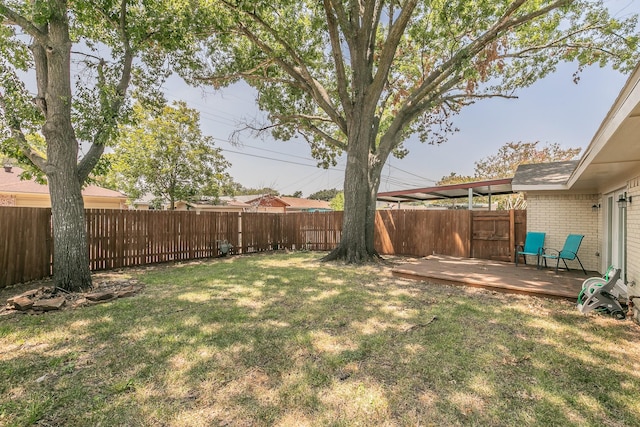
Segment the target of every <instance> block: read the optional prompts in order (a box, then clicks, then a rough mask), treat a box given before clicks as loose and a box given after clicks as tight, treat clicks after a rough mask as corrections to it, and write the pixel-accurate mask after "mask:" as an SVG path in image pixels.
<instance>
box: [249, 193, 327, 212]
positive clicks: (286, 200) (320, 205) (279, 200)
mask: <svg viewBox="0 0 640 427" xmlns="http://www.w3.org/2000/svg"><path fill="white" fill-rule="evenodd" d="M251 197H252V199H250V200H246V203H249V204H250V205H252V206H261V207H282V208H285V209H286V210H288V211H291V210H294V211H295V210H298V211H302V210H305V211H314V210H327V211H328V210H331V206H330V205H329V202H326V201H324V200H312V199H303V198H299V197H287V196H272V195H268V194H267V195H262V196H255V195H254V196H251Z"/></svg>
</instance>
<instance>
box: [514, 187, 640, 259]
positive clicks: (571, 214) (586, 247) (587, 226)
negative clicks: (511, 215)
mask: <svg viewBox="0 0 640 427" xmlns="http://www.w3.org/2000/svg"><path fill="white" fill-rule="evenodd" d="M639 190H640V189H639ZM526 197H527V231H544V232H545V233H546V236H545V241H544V246H545V247H546V248H553V249H557V250H560V249H562V246H563V245H564V241H565V239H566V238H567V235H569V234H584V239H583V240H582V244H581V245H580V249H579V250H578V257H580V261H582V265H584V268H585V269H586V270H591V271H600V269H601V268H600V257H599V256H596V253H600V252H601V250H600V247H601V246H600V245H601V240H602V230H601V229H600V226H601V222H602V218H601V213H600V212H599V211H594V210H593V209H592V206H593V205H594V204H597V203H600V196H599V195H598V194H553V193H531V192H530V193H527V196H526ZM639 201H640V200H639ZM567 264H568V265H569V268H571V269H573V268H577V269H579V268H580V264H578V261H567ZM560 265H562V261H560Z"/></svg>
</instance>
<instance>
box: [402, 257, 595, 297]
mask: <svg viewBox="0 0 640 427" xmlns="http://www.w3.org/2000/svg"><path fill="white" fill-rule="evenodd" d="M570 267H571V266H570ZM392 272H393V274H394V275H397V276H400V277H404V278H408V279H414V280H423V281H427V282H432V283H442V284H453V285H465V286H475V287H482V288H488V289H494V290H497V291H503V292H511V293H520V294H530V295H537V296H544V297H555V298H565V299H571V300H575V299H576V298H577V297H578V294H579V293H580V290H581V289H582V283H583V282H584V280H585V279H587V278H589V277H598V276H600V274H599V273H597V272H587V273H588V274H587V275H586V276H585V274H584V273H583V272H582V270H571V271H566V270H560V271H559V272H558V274H555V271H554V269H553V268H543V269H540V270H538V269H536V267H535V266H531V265H522V264H520V265H519V266H518V267H516V266H515V264H513V263H506V262H500V261H490V260H485V259H474V258H458V257H449V256H443V255H432V256H429V257H426V258H421V259H418V260H415V261H411V262H408V263H405V264H402V265H400V266H398V267H395V268H394V269H392Z"/></svg>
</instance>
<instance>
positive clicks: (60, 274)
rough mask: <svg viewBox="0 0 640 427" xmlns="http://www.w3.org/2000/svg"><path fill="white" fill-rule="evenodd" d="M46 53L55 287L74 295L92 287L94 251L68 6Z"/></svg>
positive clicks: (42, 64)
mask: <svg viewBox="0 0 640 427" xmlns="http://www.w3.org/2000/svg"><path fill="white" fill-rule="evenodd" d="M37 48H39V49H42V51H44V52H46V57H45V56H42V55H40V56H36V57H35V59H36V68H37V69H38V70H39V73H38V88H39V94H40V95H39V96H41V97H43V98H44V108H43V112H44V114H45V123H44V125H43V127H42V134H43V135H44V137H45V140H46V141H47V159H46V161H45V163H44V168H43V169H44V172H45V174H46V175H47V180H48V182H49V194H50V196H51V213H52V222H53V253H54V257H53V258H54V259H53V282H54V284H55V286H58V287H60V288H62V289H65V290H68V291H77V290H82V289H87V288H90V287H91V272H90V270H89V250H88V246H87V233H86V226H85V216H84V202H83V200H82V193H81V182H80V179H79V177H78V141H77V139H76V136H75V132H74V129H73V124H72V122H71V75H70V68H71V67H70V65H71V40H70V38H69V28H68V22H67V17H66V5H65V4H64V2H62V3H59V4H56V8H55V9H54V10H53V11H52V16H51V20H50V22H49V26H48V43H47V45H46V46H42V45H40V46H37Z"/></svg>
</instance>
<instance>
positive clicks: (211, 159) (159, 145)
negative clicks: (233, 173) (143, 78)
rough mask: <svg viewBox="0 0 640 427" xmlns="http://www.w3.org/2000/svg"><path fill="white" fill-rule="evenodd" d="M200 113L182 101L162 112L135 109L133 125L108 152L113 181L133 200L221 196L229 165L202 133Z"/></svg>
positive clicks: (124, 128) (172, 203)
mask: <svg viewBox="0 0 640 427" xmlns="http://www.w3.org/2000/svg"><path fill="white" fill-rule="evenodd" d="M199 119H200V117H199V114H198V112H197V111H195V110H193V109H190V108H188V107H187V106H186V104H185V103H184V102H177V103H174V104H173V106H164V107H163V108H162V109H161V110H160V111H158V112H154V111H150V110H145V109H144V108H142V106H140V105H137V106H135V108H134V123H133V124H131V125H127V126H125V127H123V128H122V129H121V138H120V140H119V143H118V145H117V146H116V148H115V153H114V154H113V155H112V156H110V160H111V162H112V172H111V179H112V180H114V181H115V182H116V183H117V185H118V187H119V188H120V189H121V190H123V191H124V192H125V193H127V194H128V195H129V196H130V198H131V199H134V200H135V199H136V198H139V197H141V196H143V195H145V194H147V193H149V194H152V195H153V196H155V197H156V198H161V199H163V200H164V201H165V202H168V203H170V204H171V208H173V205H174V203H175V202H176V201H179V200H182V201H194V200H197V199H199V198H201V197H204V196H209V197H213V198H215V197H217V196H218V195H219V192H220V189H221V188H222V187H224V186H226V185H228V184H230V182H231V178H230V176H229V175H228V174H227V172H226V170H227V169H228V168H229V166H230V164H229V163H228V162H227V161H226V160H225V159H224V157H223V156H222V154H221V152H220V149H218V148H215V147H214V144H213V139H212V138H211V137H209V136H204V135H202V132H201V131H200V125H199Z"/></svg>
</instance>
